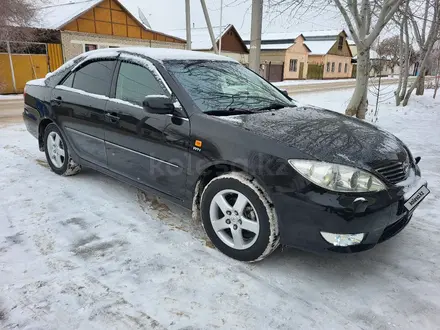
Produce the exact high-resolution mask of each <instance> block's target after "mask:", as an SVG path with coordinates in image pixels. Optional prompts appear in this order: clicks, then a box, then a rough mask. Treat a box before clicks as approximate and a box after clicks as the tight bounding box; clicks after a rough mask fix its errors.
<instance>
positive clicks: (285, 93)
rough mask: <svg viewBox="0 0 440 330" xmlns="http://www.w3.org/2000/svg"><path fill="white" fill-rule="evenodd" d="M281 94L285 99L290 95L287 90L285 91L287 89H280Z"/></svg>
mask: <svg viewBox="0 0 440 330" xmlns="http://www.w3.org/2000/svg"><path fill="white" fill-rule="evenodd" d="M280 92H281V93H282V94H283V95H284V96H285V97H289V93H288V92H287V90H285V89H280Z"/></svg>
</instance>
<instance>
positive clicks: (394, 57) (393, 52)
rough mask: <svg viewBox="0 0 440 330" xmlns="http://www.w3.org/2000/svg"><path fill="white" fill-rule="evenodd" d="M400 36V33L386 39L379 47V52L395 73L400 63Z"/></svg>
mask: <svg viewBox="0 0 440 330" xmlns="http://www.w3.org/2000/svg"><path fill="white" fill-rule="evenodd" d="M399 43H400V38H399V36H398V35H395V36H392V37H390V38H387V39H384V40H383V41H381V42H380V43H379V46H378V47H377V53H378V54H380V55H381V56H383V57H384V58H385V59H386V61H385V63H386V64H385V65H386V66H387V67H388V68H389V69H390V70H391V73H394V68H395V67H396V66H398V65H399V64H400V57H401V55H400V49H399Z"/></svg>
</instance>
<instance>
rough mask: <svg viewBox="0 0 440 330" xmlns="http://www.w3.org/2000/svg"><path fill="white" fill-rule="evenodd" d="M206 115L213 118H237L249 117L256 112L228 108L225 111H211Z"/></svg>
mask: <svg viewBox="0 0 440 330" xmlns="http://www.w3.org/2000/svg"><path fill="white" fill-rule="evenodd" d="M204 113H206V114H208V115H213V116H235V115H248V114H250V113H255V111H252V110H247V109H237V108H228V109H225V110H209V111H205V112H204Z"/></svg>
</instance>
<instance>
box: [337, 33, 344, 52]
mask: <svg viewBox="0 0 440 330" xmlns="http://www.w3.org/2000/svg"><path fill="white" fill-rule="evenodd" d="M343 46H344V37H342V36H339V40H338V49H339V50H341V49H342V47H343Z"/></svg>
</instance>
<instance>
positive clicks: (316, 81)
mask: <svg viewBox="0 0 440 330" xmlns="http://www.w3.org/2000/svg"><path fill="white" fill-rule="evenodd" d="M397 78H398V77H397V76H394V77H382V80H385V81H386V80H393V79H394V80H396V79H397ZM372 79H376V80H377V79H378V78H372ZM344 82H353V83H355V82H356V79H355V78H347V79H325V80H323V79H307V80H284V81H278V82H274V83H273V84H274V85H275V86H278V87H282V86H296V85H312V84H332V83H333V84H334V83H344Z"/></svg>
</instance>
